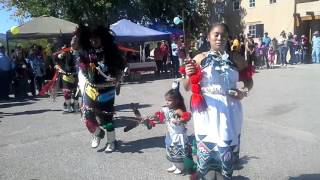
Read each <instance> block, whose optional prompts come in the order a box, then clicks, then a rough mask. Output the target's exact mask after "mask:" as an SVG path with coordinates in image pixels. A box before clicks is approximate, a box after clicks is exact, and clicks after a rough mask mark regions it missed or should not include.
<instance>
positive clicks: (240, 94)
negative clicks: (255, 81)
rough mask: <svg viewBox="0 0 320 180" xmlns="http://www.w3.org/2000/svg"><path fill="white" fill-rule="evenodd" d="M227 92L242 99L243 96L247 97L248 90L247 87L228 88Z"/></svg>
mask: <svg viewBox="0 0 320 180" xmlns="http://www.w3.org/2000/svg"><path fill="white" fill-rule="evenodd" d="M228 94H229V95H230V96H231V97H234V98H236V99H239V100H241V99H243V98H244V97H247V95H248V90H247V89H245V88H244V89H231V90H229V92H228Z"/></svg>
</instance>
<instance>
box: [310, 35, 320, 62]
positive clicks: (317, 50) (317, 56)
mask: <svg viewBox="0 0 320 180" xmlns="http://www.w3.org/2000/svg"><path fill="white" fill-rule="evenodd" d="M312 63H320V33H319V31H315V32H314V33H313V37H312Z"/></svg>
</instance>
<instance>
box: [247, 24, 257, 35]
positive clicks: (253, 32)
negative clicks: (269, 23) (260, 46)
mask: <svg viewBox="0 0 320 180" xmlns="http://www.w3.org/2000/svg"><path fill="white" fill-rule="evenodd" d="M249 34H250V35H251V36H252V37H254V38H256V37H257V26H256V25H250V26H249Z"/></svg>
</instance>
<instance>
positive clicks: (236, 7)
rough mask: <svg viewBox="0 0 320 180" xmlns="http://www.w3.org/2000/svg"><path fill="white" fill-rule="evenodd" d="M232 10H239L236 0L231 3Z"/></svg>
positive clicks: (238, 3) (237, 0)
mask: <svg viewBox="0 0 320 180" xmlns="http://www.w3.org/2000/svg"><path fill="white" fill-rule="evenodd" d="M233 10H234V11H236V10H240V1H239V0H236V1H234V2H233Z"/></svg>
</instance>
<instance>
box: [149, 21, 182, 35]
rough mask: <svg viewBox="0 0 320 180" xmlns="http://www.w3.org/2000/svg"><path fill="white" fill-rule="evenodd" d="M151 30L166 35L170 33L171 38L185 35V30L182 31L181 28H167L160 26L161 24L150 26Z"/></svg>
mask: <svg viewBox="0 0 320 180" xmlns="http://www.w3.org/2000/svg"><path fill="white" fill-rule="evenodd" d="M149 28H151V29H154V30H157V31H161V32H165V33H170V34H171V38H174V37H179V36H180V35H183V30H181V29H179V28H175V27H170V26H167V25H164V24H160V23H155V24H153V25H151V26H149Z"/></svg>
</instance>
